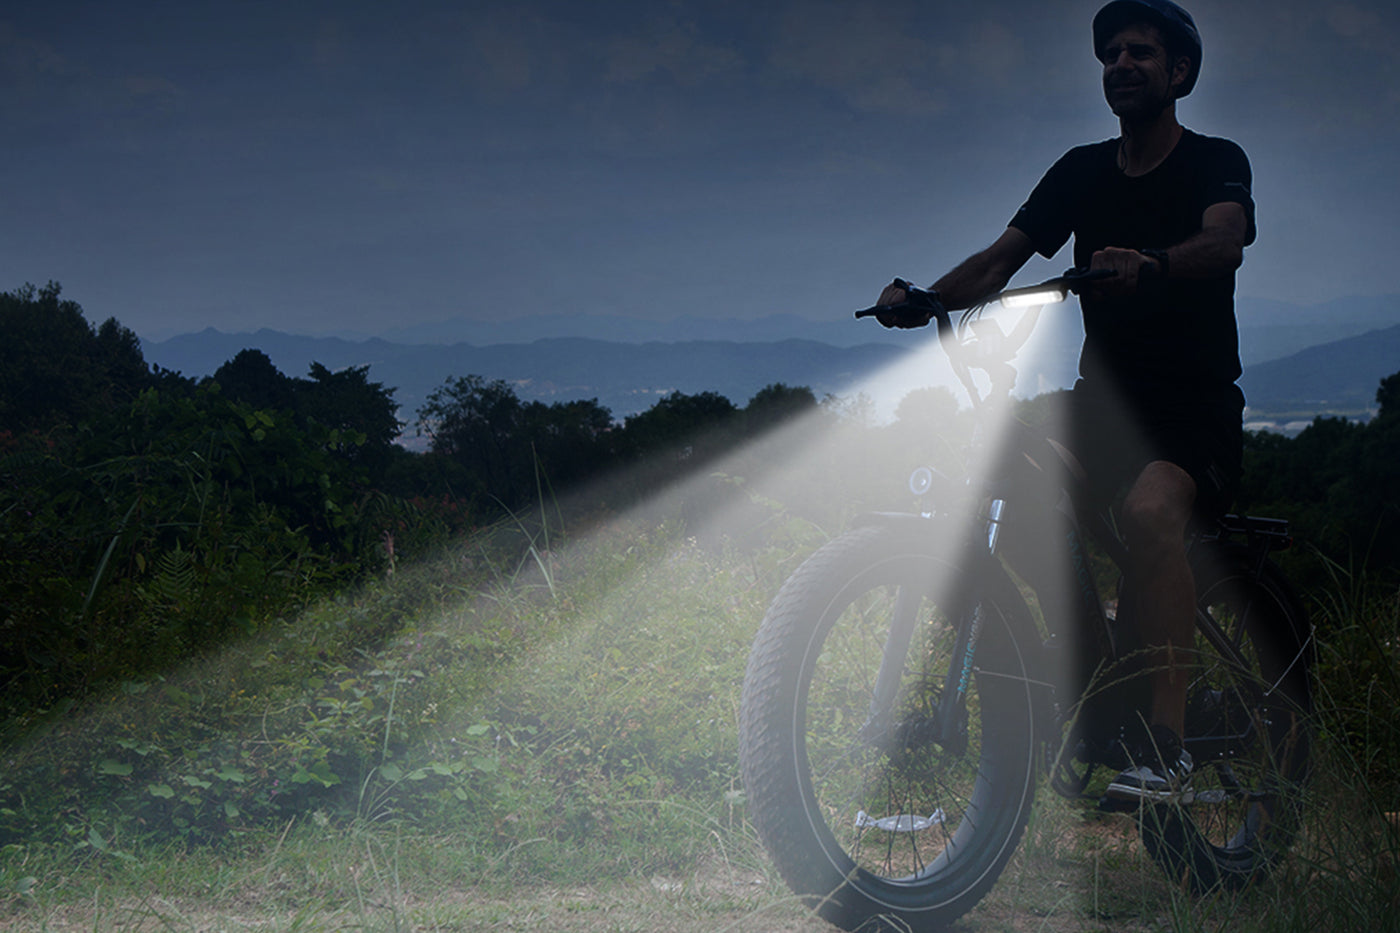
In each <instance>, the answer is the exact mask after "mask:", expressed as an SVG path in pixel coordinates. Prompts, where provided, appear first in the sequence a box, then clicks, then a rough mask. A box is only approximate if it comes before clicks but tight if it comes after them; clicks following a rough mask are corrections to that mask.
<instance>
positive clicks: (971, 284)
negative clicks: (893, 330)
mask: <svg viewBox="0 0 1400 933" xmlns="http://www.w3.org/2000/svg"><path fill="white" fill-rule="evenodd" d="M1034 253H1035V247H1034V246H1033V245H1031V238H1030V237H1028V236H1026V235H1025V234H1024V233H1022V232H1021V231H1020V230H1018V229H1016V228H1015V227H1007V228H1006V231H1005V232H1004V233H1002V235H1001V236H999V237H997V239H996V242H994V243H992V245H991V246H988V247H987V248H986V249H984V250H982V251H981V252H977V253H973V254H972V255H971V256H969V257H967V258H966V259H964V260H963V261H962V262H960V263H958V264H957V266H955V267H954V268H953V270H952V271H951V272H949V273H948V274H947V275H945V276H943V277H942V278H941V279H939V280H938V281H937V282H934V283H933V288H934V290H935V291H936V292H938V297H939V300H940V301H941V302H942V304H943V307H945V308H947V309H948V310H949V311H958V310H961V309H962V308H970V307H971V306H972V305H974V304H976V303H977V302H979V301H981V300H982V299H983V298H986V297H987V296H988V295H991V294H994V293H995V292H999V291H1001V290H1002V289H1003V288H1005V287H1006V283H1007V282H1009V281H1011V277H1012V276H1013V275H1015V274H1016V270H1018V269H1020V268H1021V267H1022V266H1024V265H1025V264H1026V261H1027V260H1029V259H1030V258H1031V256H1032V255H1033V254H1034ZM903 300H904V289H902V288H897V287H895V286H893V285H886V286H885V290H884V291H882V292H881V293H880V300H879V304H882V305H892V304H899V303H900V302H902V301H903ZM879 320H880V323H881V324H884V325H885V326H886V327H891V326H900V325H897V324H895V323H894V322H893V320H891V321H886V320H885V319H884V317H883V316H882V317H880V318H879ZM923 323H924V324H927V323H928V321H924V322H923Z"/></svg>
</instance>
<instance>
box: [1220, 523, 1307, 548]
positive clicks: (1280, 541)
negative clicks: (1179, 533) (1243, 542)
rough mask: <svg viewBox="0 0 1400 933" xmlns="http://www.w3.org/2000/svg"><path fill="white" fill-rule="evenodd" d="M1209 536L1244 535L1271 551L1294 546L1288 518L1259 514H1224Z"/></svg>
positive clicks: (1227, 536)
mask: <svg viewBox="0 0 1400 933" xmlns="http://www.w3.org/2000/svg"><path fill="white" fill-rule="evenodd" d="M1216 526H1217V527H1216V529H1215V531H1214V532H1213V533H1210V532H1208V533H1207V534H1206V535H1205V537H1208V538H1217V539H1219V538H1229V537H1234V536H1236V535H1244V536H1245V538H1246V539H1248V541H1249V543H1251V544H1256V543H1257V544H1261V545H1263V546H1264V547H1265V548H1267V549H1268V550H1270V551H1283V550H1287V549H1288V548H1290V547H1292V546H1293V534H1292V532H1291V531H1289V528H1288V519H1286V518H1264V517H1261V516H1257V515H1222V516H1220V519H1219V521H1217V522H1216Z"/></svg>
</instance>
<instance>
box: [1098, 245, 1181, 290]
mask: <svg viewBox="0 0 1400 933" xmlns="http://www.w3.org/2000/svg"><path fill="white" fill-rule="evenodd" d="M1089 271H1090V272H1091V273H1099V274H1100V275H1101V276H1102V277H1101V278H1095V279H1094V280H1092V281H1091V282H1089V283H1087V284H1086V286H1085V287H1084V289H1083V292H1084V293H1087V295H1088V297H1090V298H1094V299H1099V300H1102V299H1109V298H1128V297H1131V296H1133V295H1136V294H1137V293H1138V289H1139V287H1141V286H1142V285H1143V284H1144V283H1149V282H1155V281H1156V280H1157V279H1158V278H1160V277H1161V274H1162V268H1161V264H1160V263H1159V262H1158V261H1157V260H1156V259H1153V258H1152V257H1151V256H1145V255H1143V254H1142V253H1139V252H1138V251H1137V250H1135V249H1119V248H1118V247H1115V246H1109V247H1106V248H1104V249H1101V250H1099V251H1098V252H1097V253H1095V254H1094V256H1093V258H1092V259H1091V260H1090V261H1089ZM1104 273H1107V274H1106V275H1105V274H1104Z"/></svg>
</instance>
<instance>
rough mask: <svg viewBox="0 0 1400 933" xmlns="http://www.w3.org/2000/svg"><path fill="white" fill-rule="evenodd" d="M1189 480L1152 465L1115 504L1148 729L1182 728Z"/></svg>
mask: <svg viewBox="0 0 1400 933" xmlns="http://www.w3.org/2000/svg"><path fill="white" fill-rule="evenodd" d="M1195 499H1196V482H1195V480H1193V479H1192V478H1191V475H1190V474H1189V473H1187V472H1186V471H1185V470H1183V469H1182V468H1181V467H1179V466H1177V465H1176V464H1174V463H1169V462H1167V461H1165V460H1154V461H1152V462H1151V463H1149V464H1148V465H1147V466H1146V467H1144V468H1143V470H1142V473H1140V474H1139V475H1138V478H1137V480H1136V482H1134V483H1133V485H1132V488H1131V489H1130V490H1129V491H1128V495H1127V498H1126V499H1125V500H1124V502H1123V509H1122V515H1121V519H1122V522H1123V533H1124V538H1125V539H1126V541H1127V544H1128V559H1129V567H1128V572H1127V575H1126V578H1125V579H1124V581H1123V586H1124V589H1125V590H1126V591H1127V592H1126V593H1125V594H1124V597H1125V600H1126V601H1128V602H1129V603H1130V605H1131V606H1132V607H1133V616H1134V621H1135V623H1136V625H1137V627H1138V632H1139V633H1140V635H1141V637H1142V642H1143V644H1144V645H1146V646H1148V648H1149V649H1150V650H1149V652H1148V655H1147V659H1146V660H1147V665H1148V670H1149V671H1150V672H1151V675H1150V679H1151V683H1152V707H1151V709H1150V710H1149V711H1148V724H1149V725H1160V726H1166V727H1167V728H1169V729H1171V730H1172V731H1173V732H1175V733H1176V734H1177V735H1178V736H1180V735H1182V734H1183V732H1184V731H1185V729H1184V727H1185V719H1186V687H1187V683H1186V681H1187V676H1188V671H1187V664H1188V655H1187V652H1189V651H1190V649H1191V646H1192V643H1193V641H1194V638H1195V629H1196V583H1195V580H1194V579H1193V577H1192V575H1191V565H1190V564H1189V563H1187V560H1186V525H1187V522H1189V521H1190V519H1191V511H1192V505H1193V504H1194V502H1195Z"/></svg>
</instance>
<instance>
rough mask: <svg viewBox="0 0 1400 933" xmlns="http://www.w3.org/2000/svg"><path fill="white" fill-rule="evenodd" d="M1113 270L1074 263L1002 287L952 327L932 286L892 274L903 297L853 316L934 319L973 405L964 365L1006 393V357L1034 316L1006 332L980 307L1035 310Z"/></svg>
mask: <svg viewBox="0 0 1400 933" xmlns="http://www.w3.org/2000/svg"><path fill="white" fill-rule="evenodd" d="M1115 274H1116V273H1115V272H1113V271H1112V270H1111V269H1093V270H1090V269H1079V268H1076V269H1070V270H1068V271H1067V272H1065V274H1064V275H1060V276H1057V277H1055V278H1053V279H1048V280H1046V281H1044V282H1041V283H1040V284H1039V285H1025V286H1020V287H1018V288H1008V289H1004V290H1002V291H999V292H997V293H996V294H994V295H990V296H988V297H987V298H986V299H984V300H982V301H980V302H978V303H977V304H974V305H973V306H972V307H970V308H968V309H967V310H966V311H964V312H963V313H962V316H961V317H960V318H959V321H958V324H957V326H956V327H955V326H954V325H953V321H952V318H951V317H949V314H948V309H947V308H945V307H943V303H942V302H941V301H940V300H939V298H938V292H936V291H934V290H933V289H928V288H920V287H919V286H917V285H912V284H910V283H909V282H906V281H905V280H904V279H895V280H894V282H893V283H892V284H893V285H894V286H895V287H897V288H900V289H902V290H903V291H904V295H905V300H904V301H902V302H899V303H898V304H891V305H875V306H873V307H870V308H865V309H863V310H860V311H857V312H856V317H858V318H862V317H875V316H879V317H880V318H881V323H883V324H886V326H891V325H892V326H896V327H923V326H924V325H926V324H928V323H929V322H930V321H932V322H935V323H936V324H937V326H938V337H939V342H940V343H942V344H943V348H944V349H945V350H946V351H947V353H948V358H949V361H950V362H951V363H952V364H953V371H954V373H955V374H956V375H957V377H958V379H959V381H961V382H962V383H963V385H964V386H965V387H966V388H967V390H968V395H969V396H970V398H971V399H972V402H973V405H974V406H978V405H980V404H981V402H982V400H983V399H982V397H980V396H979V394H978V391H977V389H976V387H975V385H974V384H973V381H972V378H971V375H970V374H969V372H968V369H969V367H975V368H977V369H981V370H984V371H986V372H987V374H988V375H989V376H991V377H992V382H993V386H994V389H995V394H998V395H1002V396H1005V395H1006V394H1008V393H1009V392H1010V390H1011V385H1012V384H1013V383H1014V382H1015V379H1016V372H1015V370H1014V369H1012V367H1011V366H1010V365H1009V363H1010V360H1011V359H1012V358H1013V357H1015V355H1016V351H1017V350H1018V349H1019V348H1020V346H1021V344H1022V343H1024V342H1025V340H1026V338H1027V337H1029V336H1030V330H1031V328H1033V327H1034V325H1035V317H1036V315H1035V314H1029V315H1027V316H1025V317H1023V319H1022V323H1021V324H1019V325H1017V327H1016V328H1015V330H1014V331H1013V333H1012V334H1010V335H1006V334H1003V333H1002V332H1001V329H1000V328H999V327H998V326H997V325H996V322H995V321H986V322H983V323H985V324H986V325H988V326H985V327H984V326H981V324H979V319H980V317H981V313H982V311H983V309H985V308H986V307H987V306H988V305H990V304H992V303H994V302H1000V303H1001V305H1002V306H1003V307H1005V308H1013V309H1014V308H1023V309H1027V311H1034V312H1038V311H1039V309H1040V306H1041V305H1046V304H1052V303H1055V302H1060V301H1064V300H1065V299H1066V298H1068V297H1069V296H1070V295H1071V294H1076V295H1077V294H1079V292H1080V289H1082V288H1083V287H1084V286H1085V285H1086V284H1087V283H1089V282H1092V281H1094V280H1096V279H1103V278H1108V277H1111V276H1113V275H1115ZM969 328H970V329H971V331H973V332H978V333H980V336H981V338H982V339H981V340H977V339H976V337H975V336H974V337H971V338H969V336H968V335H969ZM965 339H971V342H972V343H976V344H980V345H981V346H980V352H972V348H971V347H969V346H968V345H967V344H966V342H965Z"/></svg>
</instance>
